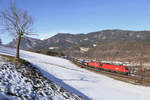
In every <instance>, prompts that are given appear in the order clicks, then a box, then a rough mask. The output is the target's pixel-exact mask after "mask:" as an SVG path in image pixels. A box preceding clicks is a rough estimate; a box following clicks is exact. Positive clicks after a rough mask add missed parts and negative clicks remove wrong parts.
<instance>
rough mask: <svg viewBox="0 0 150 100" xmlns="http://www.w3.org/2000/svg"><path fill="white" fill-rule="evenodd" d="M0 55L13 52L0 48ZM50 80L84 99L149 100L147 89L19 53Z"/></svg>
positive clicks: (67, 63) (54, 59)
mask: <svg viewBox="0 0 150 100" xmlns="http://www.w3.org/2000/svg"><path fill="white" fill-rule="evenodd" d="M0 54H7V55H15V50H14V49H8V48H4V47H0ZM21 57H22V58H24V59H26V60H28V61H29V62H31V63H32V64H34V65H35V66H36V67H37V68H38V69H40V70H41V72H42V73H43V74H44V75H45V76H46V77H47V78H49V79H50V80H52V81H54V82H56V83H58V84H60V85H62V86H63V87H64V88H66V89H67V90H69V91H72V92H74V93H76V94H78V95H80V96H83V97H85V98H86V99H92V100H150V87H145V86H136V85H132V84H128V83H124V82H121V81H117V80H114V79H112V78H109V77H106V76H104V75H100V74H96V73H93V72H90V71H87V70H85V69H81V68H79V67H77V66H76V65H74V64H72V63H71V62H70V61H68V60H64V59H61V58H57V57H50V56H46V55H41V54H37V53H31V52H27V51H23V50H22V51H21Z"/></svg>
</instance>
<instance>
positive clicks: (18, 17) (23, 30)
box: [0, 3, 33, 58]
mask: <svg viewBox="0 0 150 100" xmlns="http://www.w3.org/2000/svg"><path fill="white" fill-rule="evenodd" d="M0 17H1V19H2V25H3V29H4V30H5V31H7V32H9V33H11V34H13V35H16V36H17V43H16V58H19V47H20V42H21V37H22V36H23V35H29V34H30V33H31V32H32V25H33V19H32V17H31V16H30V15H28V13H27V11H24V10H21V9H19V8H16V5H15V4H14V3H11V7H10V8H9V9H7V10H5V11H2V12H0Z"/></svg>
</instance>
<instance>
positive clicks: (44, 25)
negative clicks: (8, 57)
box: [0, 0, 150, 43]
mask: <svg viewBox="0 0 150 100" xmlns="http://www.w3.org/2000/svg"><path fill="white" fill-rule="evenodd" d="M14 1H15V2H16V5H17V7H18V8H22V9H24V10H27V11H28V12H29V14H30V15H32V16H33V18H34V22H35V23H34V33H37V34H38V36H33V37H36V38H48V37H50V36H53V35H55V34H56V33H58V32H59V33H61V32H65V33H74V34H77V33H88V32H93V31H99V30H105V29H124V30H150V29H149V28H150V11H149V9H150V0H14ZM9 5H10V0H0V10H3V9H6V8H8V7H9ZM0 38H2V39H3V43H8V42H9V41H11V39H12V37H11V36H9V35H7V34H3V35H0Z"/></svg>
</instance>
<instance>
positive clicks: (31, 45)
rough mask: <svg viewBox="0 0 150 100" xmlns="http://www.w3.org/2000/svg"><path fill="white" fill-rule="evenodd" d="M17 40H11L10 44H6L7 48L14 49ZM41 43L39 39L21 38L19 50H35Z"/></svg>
mask: <svg viewBox="0 0 150 100" xmlns="http://www.w3.org/2000/svg"><path fill="white" fill-rule="evenodd" d="M16 41H17V39H13V40H12V42H10V43H9V44H7V46H8V47H12V48H15V47H16ZM41 42H42V41H41V40H39V39H35V38H31V37H22V38H21V43H20V49H23V50H30V49H36V48H37V45H38V44H40V43H41Z"/></svg>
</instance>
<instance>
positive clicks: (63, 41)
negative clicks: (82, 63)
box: [8, 29, 150, 56]
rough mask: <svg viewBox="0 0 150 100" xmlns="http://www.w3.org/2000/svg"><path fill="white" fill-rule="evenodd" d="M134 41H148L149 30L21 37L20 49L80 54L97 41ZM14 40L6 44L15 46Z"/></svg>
mask: <svg viewBox="0 0 150 100" xmlns="http://www.w3.org/2000/svg"><path fill="white" fill-rule="evenodd" d="M113 41H128V42H129V41H134V42H142V43H150V31H126V30H117V29H116V30H103V31H97V32H90V33H87V34H70V33H58V34H56V35H55V36H53V37H50V38H48V39H45V40H39V39H34V38H29V37H24V38H22V41H21V49H25V50H28V49H36V50H49V49H50V50H55V51H58V52H63V53H65V54H67V55H76V56H77V55H81V54H83V53H85V52H87V51H89V50H90V49H91V48H94V47H96V46H97V45H98V44H99V43H105V42H113ZM15 44H16V40H13V41H12V42H10V43H9V44H8V46H10V47H15Z"/></svg>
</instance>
